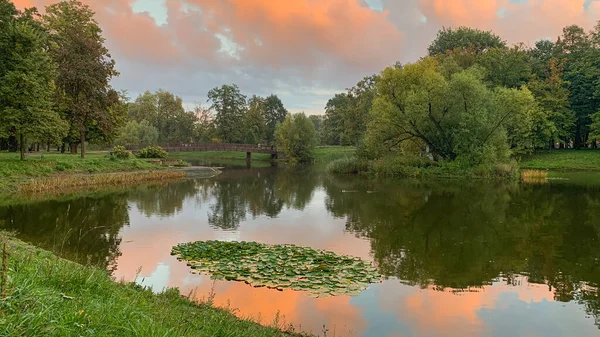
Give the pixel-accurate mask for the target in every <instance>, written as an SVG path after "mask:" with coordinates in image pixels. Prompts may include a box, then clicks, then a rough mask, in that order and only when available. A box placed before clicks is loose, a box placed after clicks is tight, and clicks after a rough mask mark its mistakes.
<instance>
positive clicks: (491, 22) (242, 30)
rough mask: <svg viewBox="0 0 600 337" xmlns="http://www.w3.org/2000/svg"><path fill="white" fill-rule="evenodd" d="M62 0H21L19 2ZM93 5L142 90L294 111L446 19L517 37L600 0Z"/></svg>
mask: <svg viewBox="0 0 600 337" xmlns="http://www.w3.org/2000/svg"><path fill="white" fill-rule="evenodd" d="M55 1H56V0H14V2H15V4H16V5H17V6H18V7H23V6H37V7H38V8H40V9H42V8H43V7H44V6H45V5H47V4H49V3H53V2H55ZM80 1H82V2H84V3H86V4H89V5H90V6H91V7H92V8H93V9H94V10H95V11H96V13H97V20H98V22H99V23H100V25H101V26H102V28H103V29H104V35H105V37H106V43H107V45H108V47H109V48H110V50H111V53H112V55H113V57H114V58H115V59H116V61H117V67H118V70H119V71H120V72H121V76H120V77H119V78H117V79H115V80H114V82H113V84H114V86H115V87H116V88H118V89H126V90H127V91H128V92H129V94H130V96H132V97H135V96H137V95H138V94H139V93H141V92H143V91H145V90H156V89H159V88H162V89H165V90H168V91H171V92H173V93H175V94H177V95H179V96H180V97H182V98H183V100H184V101H185V102H186V103H187V104H188V105H193V104H194V103H201V104H206V93H207V92H208V90H210V88H213V87H215V86H220V85H221V84H226V83H236V84H238V85H239V86H240V88H241V89H242V91H243V92H244V93H245V94H247V95H252V94H257V95H269V94H271V93H274V94H277V95H279V96H280V97H281V98H282V100H283V101H284V104H285V105H286V107H288V109H289V110H291V111H305V112H307V113H309V114H319V113H322V111H323V108H324V106H325V104H326V102H327V100H328V99H329V98H330V97H331V96H332V95H333V94H334V93H336V92H339V91H342V90H343V89H344V88H347V87H350V86H352V85H354V84H355V83H356V82H358V80H360V79H361V78H362V77H364V76H366V75H370V74H373V73H377V72H379V71H380V70H382V69H383V68H384V67H385V66H388V65H391V64H393V63H394V62H396V61H401V62H409V61H414V60H416V59H418V57H420V56H422V55H424V54H425V52H426V48H427V46H428V44H429V42H430V41H431V40H432V39H433V38H434V37H435V34H436V32H437V30H438V29H439V28H441V27H443V26H446V27H449V26H460V25H468V26H472V27H477V28H481V29H485V30H490V29H491V30H493V31H494V32H496V33H498V34H500V35H501V36H502V37H503V38H505V39H506V40H508V42H510V43H515V42H525V43H527V44H530V45H532V44H533V43H535V41H536V40H538V39H541V38H551V39H554V38H555V37H556V36H557V35H559V34H560V31H561V29H562V27H564V26H566V25H570V24H578V25H581V26H584V27H586V28H587V29H591V28H592V27H593V26H594V24H595V22H596V21H598V20H600V0H80Z"/></svg>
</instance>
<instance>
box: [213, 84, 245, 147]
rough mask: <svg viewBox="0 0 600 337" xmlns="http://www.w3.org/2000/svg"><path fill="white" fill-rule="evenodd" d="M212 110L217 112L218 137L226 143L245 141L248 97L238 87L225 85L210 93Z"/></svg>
mask: <svg viewBox="0 0 600 337" xmlns="http://www.w3.org/2000/svg"><path fill="white" fill-rule="evenodd" d="M208 100H209V102H211V104H212V105H211V107H210V108H211V109H212V110H214V111H215V112H216V115H215V126H216V133H217V136H218V137H219V138H220V139H221V140H222V141H223V142H225V143H240V142H242V141H243V139H244V135H245V132H244V130H245V125H244V115H245V111H246V96H245V95H243V94H242V93H241V92H240V89H239V87H238V86H237V85H235V84H232V85H223V86H221V87H216V88H213V89H211V90H210V91H209V92H208Z"/></svg>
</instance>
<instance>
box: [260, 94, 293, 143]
mask: <svg viewBox="0 0 600 337" xmlns="http://www.w3.org/2000/svg"><path fill="white" fill-rule="evenodd" d="M263 111H264V116H263V118H264V120H265V122H266V123H267V129H266V131H265V132H266V140H267V144H269V145H271V144H273V142H274V141H275V128H276V127H277V123H281V122H283V121H284V119H285V116H287V114H288V111H287V110H286V109H285V107H284V106H283V102H281V100H280V99H279V97H277V96H276V95H270V96H269V97H267V98H266V99H265V102H264V110H263Z"/></svg>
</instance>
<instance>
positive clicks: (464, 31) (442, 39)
mask: <svg viewBox="0 0 600 337" xmlns="http://www.w3.org/2000/svg"><path fill="white" fill-rule="evenodd" d="M505 46H506V42H504V41H503V40H502V39H501V38H500V37H499V36H497V35H495V34H494V33H492V32H489V31H487V32H486V31H482V30H479V29H473V28H469V27H464V26H462V27H459V28H457V29H453V28H443V29H442V30H440V31H439V32H438V34H437V37H436V38H435V40H433V42H432V43H431V44H430V45H429V48H428V51H429V56H434V55H437V54H445V53H447V52H448V51H452V50H455V49H457V48H463V49H471V50H473V51H474V52H475V53H476V54H482V53H484V52H486V51H488V50H490V49H492V48H503V47H505Z"/></svg>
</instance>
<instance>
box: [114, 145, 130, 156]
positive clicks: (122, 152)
mask: <svg viewBox="0 0 600 337" xmlns="http://www.w3.org/2000/svg"><path fill="white" fill-rule="evenodd" d="M112 156H113V157H114V158H118V159H129V157H131V151H127V149H126V148H125V147H123V146H119V145H117V146H115V147H113V148H112Z"/></svg>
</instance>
